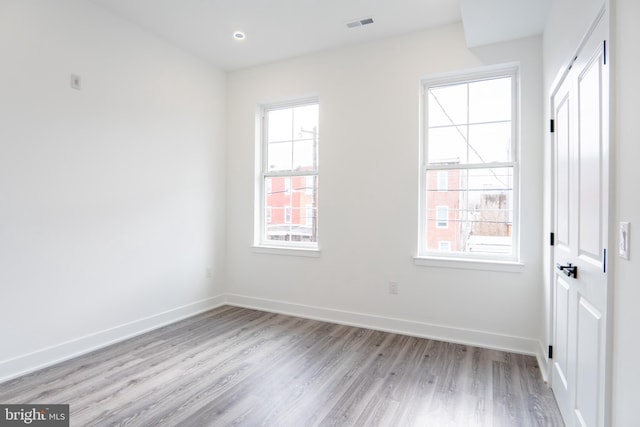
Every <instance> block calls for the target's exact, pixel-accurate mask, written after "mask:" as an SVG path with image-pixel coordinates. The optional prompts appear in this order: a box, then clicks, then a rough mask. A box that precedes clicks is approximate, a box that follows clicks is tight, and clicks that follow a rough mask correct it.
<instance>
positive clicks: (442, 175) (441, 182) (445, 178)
mask: <svg viewBox="0 0 640 427" xmlns="http://www.w3.org/2000/svg"><path fill="white" fill-rule="evenodd" d="M448 187H449V171H438V191H447V190H448Z"/></svg>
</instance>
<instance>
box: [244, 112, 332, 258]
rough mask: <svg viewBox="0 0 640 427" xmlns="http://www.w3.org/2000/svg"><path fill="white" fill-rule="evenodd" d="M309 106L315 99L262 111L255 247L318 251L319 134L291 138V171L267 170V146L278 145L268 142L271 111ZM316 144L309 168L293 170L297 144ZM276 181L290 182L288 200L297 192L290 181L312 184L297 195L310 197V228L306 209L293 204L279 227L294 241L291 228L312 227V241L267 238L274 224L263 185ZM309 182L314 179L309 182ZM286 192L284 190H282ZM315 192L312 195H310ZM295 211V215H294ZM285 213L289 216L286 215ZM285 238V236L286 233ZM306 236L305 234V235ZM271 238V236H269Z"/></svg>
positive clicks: (286, 211)
mask: <svg viewBox="0 0 640 427" xmlns="http://www.w3.org/2000/svg"><path fill="white" fill-rule="evenodd" d="M312 105H318V106H319V103H318V100H317V99H308V100H301V101H298V102H292V103H284V104H278V105H269V106H265V107H263V109H262V112H261V130H262V133H261V136H260V183H259V184H258V188H259V191H260V196H259V197H258V199H259V203H260V205H259V207H258V209H257V211H258V213H257V218H258V219H259V225H257V226H256V227H257V228H256V237H255V244H256V245H258V246H277V247H283V248H290V249H296V248H300V249H317V248H318V228H319V227H318V204H317V200H318V194H317V192H318V176H319V171H318V169H319V168H318V157H319V153H318V147H319V134H316V135H315V136H313V135H310V136H309V137H308V138H306V137H300V138H298V137H296V136H295V135H293V136H292V140H291V141H290V142H291V144H292V146H291V147H292V148H291V150H292V154H291V155H292V159H291V164H292V166H291V169H284V170H283V169H275V170H269V169H270V168H269V154H270V153H269V148H270V146H269V145H270V144H274V143H281V142H280V141H278V142H276V141H269V119H268V118H269V113H270V112H273V111H278V110H287V109H295V108H300V107H307V106H312ZM318 124H319V123H318V122H317V121H316V126H318ZM292 132H293V128H292ZM314 140H315V144H314V146H313V147H312V149H313V150H315V152H312V155H313V161H312V162H311V163H312V164H311V165H307V166H306V169H304V170H296V169H294V166H293V165H294V156H295V153H294V150H295V148H294V146H295V144H296V143H301V142H302V143H305V142H306V143H308V141H314ZM286 142H288V140H285V143H286ZM278 177H283V178H289V180H288V182H289V188H288V191H286V193H285V194H287V195H288V196H291V197H293V193H294V192H296V191H297V190H295V189H294V188H292V187H293V182H292V180H293V179H295V178H300V179H302V180H304V182H305V183H309V182H312V183H315V188H311V189H308V188H306V187H307V184H305V188H304V189H302V190H300V192H301V193H302V194H304V195H305V196H306V197H307V198H308V197H313V208H312V209H313V212H314V217H313V218H312V220H311V223H312V224H311V225H309V224H308V223H309V221H308V220H305V214H306V209H305V205H303V206H301V207H300V206H296V205H294V204H293V203H292V202H290V204H289V205H288V206H284V207H283V208H282V211H283V212H282V215H283V221H282V224H281V225H282V227H286V226H288V227H289V236H290V237H293V236H294V234H293V233H294V232H292V231H291V230H292V229H293V228H295V227H296V226H298V225H300V226H303V227H311V228H312V230H311V232H310V233H307V234H310V235H311V236H312V237H311V239H315V241H297V240H274V239H273V238H269V237H270V235H269V234H268V228H267V226H268V225H269V226H270V227H274V225H275V224H273V221H274V220H275V219H274V213H273V212H272V215H271V220H272V223H271V224H267V221H266V220H267V213H266V210H267V208H268V207H269V206H268V200H267V197H268V194H267V191H266V190H267V189H266V187H267V185H266V184H265V183H266V182H268V181H267V180H268V179H269V178H278ZM309 178H315V179H309ZM285 190H286V188H285ZM314 192H315V195H314V194H313V193H314ZM294 211H295V214H294ZM287 213H288V215H287ZM295 218H299V219H300V220H301V221H302V223H301V224H294V222H295V221H294V219H295ZM305 233H306V231H305ZM285 234H286V233H285ZM305 236H306V234H305ZM305 236H297V237H299V238H301V239H302V238H306V237H305ZM271 237H273V236H271Z"/></svg>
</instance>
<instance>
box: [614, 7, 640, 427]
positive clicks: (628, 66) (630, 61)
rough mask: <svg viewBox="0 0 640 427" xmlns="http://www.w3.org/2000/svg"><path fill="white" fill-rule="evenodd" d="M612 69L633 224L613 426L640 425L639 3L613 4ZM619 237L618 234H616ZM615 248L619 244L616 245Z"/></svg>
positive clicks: (623, 196) (622, 217) (623, 265)
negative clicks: (639, 331) (639, 359)
mask: <svg viewBox="0 0 640 427" xmlns="http://www.w3.org/2000/svg"><path fill="white" fill-rule="evenodd" d="M612 3H613V23H612V29H613V30H612V32H613V35H612V36H613V39H612V41H613V43H612V54H611V57H612V67H613V79H614V85H615V86H614V87H615V101H614V106H613V108H614V110H613V111H614V116H613V117H614V119H613V125H614V132H615V136H614V159H615V160H614V161H615V165H614V168H613V171H614V174H615V175H614V180H615V186H616V190H615V208H614V210H615V215H614V224H615V225H617V223H618V222H619V221H629V222H631V253H630V255H631V258H630V259H629V260H624V259H621V258H619V257H615V258H614V282H613V294H614V297H613V317H612V320H613V327H614V330H613V350H612V355H613V376H612V396H611V401H612V408H611V413H612V414H613V424H612V425H614V426H620V427H622V426H631V425H637V424H638V408H637V406H638V396H639V393H638V384H640V366H639V365H638V355H639V354H640V341H639V340H638V326H639V325H640V310H638V302H639V301H640V279H639V278H638V274H639V273H640V240H638V236H639V235H640V198H639V197H638V181H640V171H639V170H638V160H639V159H640V144H639V139H640V134H639V133H638V112H639V111H640V110H639V109H638V99H640V83H639V82H638V76H640V56H639V55H638V41H639V40H640V27H639V26H638V17H640V2H638V1H637V0H612ZM614 232H615V231H614ZM615 242H616V243H617V239H616V240H615Z"/></svg>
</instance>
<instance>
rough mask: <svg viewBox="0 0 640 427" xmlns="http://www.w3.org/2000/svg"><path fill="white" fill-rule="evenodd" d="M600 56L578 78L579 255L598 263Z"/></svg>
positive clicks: (599, 221) (600, 248) (600, 209)
mask: <svg viewBox="0 0 640 427" xmlns="http://www.w3.org/2000/svg"><path fill="white" fill-rule="evenodd" d="M599 59H600V56H599V55H596V57H595V58H594V59H593V61H592V62H591V63H590V64H589V65H588V66H587V68H586V70H585V72H584V73H583V74H582V75H581V76H580V77H579V84H578V98H579V100H580V101H579V102H580V108H579V112H580V114H579V116H578V120H579V129H580V152H579V156H580V165H579V167H580V240H579V248H580V251H579V252H580V255H581V256H583V257H588V258H591V260H592V261H595V262H596V264H598V265H599V264H600V260H601V259H602V257H601V254H602V243H603V242H602V236H601V233H600V232H599V231H600V224H602V208H601V201H602V188H601V181H602V166H603V165H602V164H601V158H602V156H601V150H602V147H601V142H602V138H601V134H600V132H601V123H600V106H601V103H600V85H601V84H602V73H601V62H600V60H599Z"/></svg>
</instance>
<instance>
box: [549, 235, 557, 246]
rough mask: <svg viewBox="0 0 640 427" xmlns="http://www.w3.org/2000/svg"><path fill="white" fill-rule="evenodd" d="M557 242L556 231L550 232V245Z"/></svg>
mask: <svg viewBox="0 0 640 427" xmlns="http://www.w3.org/2000/svg"><path fill="white" fill-rule="evenodd" d="M555 244H556V235H555V233H549V246H555Z"/></svg>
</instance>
